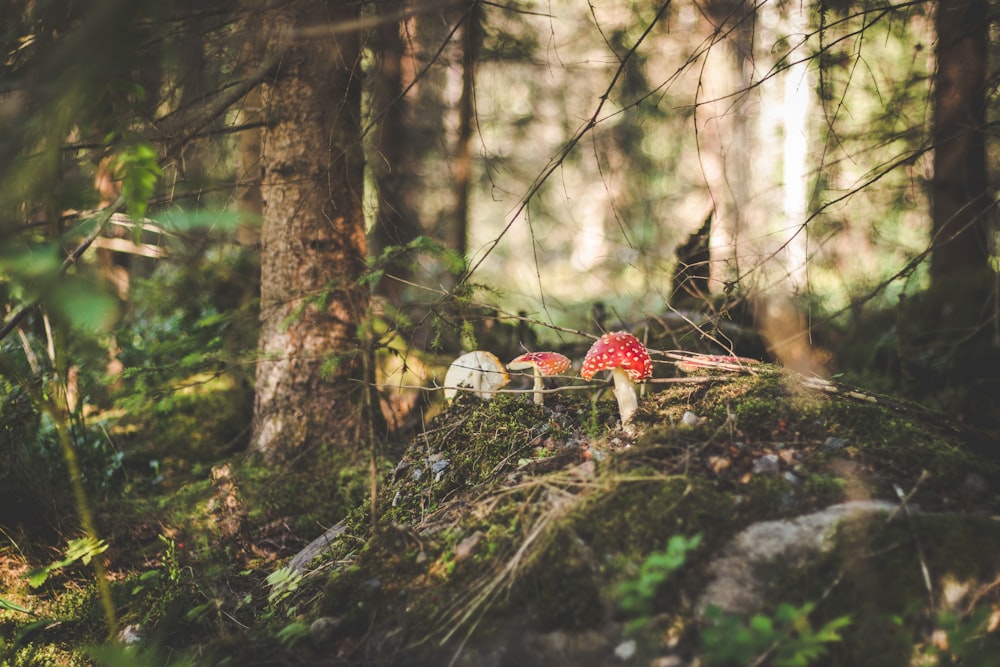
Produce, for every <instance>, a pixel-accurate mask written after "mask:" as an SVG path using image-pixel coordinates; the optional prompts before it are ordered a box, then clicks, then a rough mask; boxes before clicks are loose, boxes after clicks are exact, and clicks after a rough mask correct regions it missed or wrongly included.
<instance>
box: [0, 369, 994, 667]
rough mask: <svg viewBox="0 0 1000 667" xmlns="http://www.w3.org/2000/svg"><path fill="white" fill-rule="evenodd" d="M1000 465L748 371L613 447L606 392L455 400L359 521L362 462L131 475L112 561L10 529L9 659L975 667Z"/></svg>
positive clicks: (876, 399)
mask: <svg viewBox="0 0 1000 667" xmlns="http://www.w3.org/2000/svg"><path fill="white" fill-rule="evenodd" d="M998 446H1000V444H998V443H996V442H994V441H993V440H992V439H991V438H989V437H986V436H981V435H979V434H976V433H973V432H971V431H969V430H962V429H959V428H956V427H954V426H953V425H952V424H950V423H949V421H948V420H947V419H945V418H944V417H942V416H941V415H938V414H936V413H932V412H929V411H927V410H924V409H921V408H918V407H916V406H913V405H910V404H907V403H905V402H901V401H898V400H894V399H891V398H888V397H884V396H879V395H874V394H871V393H868V392H865V391H860V390H855V389H851V388H848V387H843V386H838V385H835V384H832V383H828V382H825V381H819V380H815V379H808V378H804V377H802V376H799V375H796V374H794V373H790V372H788V371H784V370H781V369H778V368H776V367H772V366H769V365H763V364H762V365H755V366H752V367H748V368H746V369H744V370H743V371H742V372H736V373H725V372H711V373H707V374H705V375H702V376H698V377H688V378H678V379H677V380H676V381H671V382H664V383H660V384H655V385H650V390H649V391H648V392H647V395H646V396H645V398H644V399H643V400H642V401H641V402H640V411H639V413H638V415H637V416H636V419H635V429H634V431H633V432H631V433H626V432H624V431H623V430H622V429H621V428H620V426H619V425H618V424H617V415H616V414H615V404H614V402H613V401H612V400H610V392H607V393H602V394H600V395H598V396H596V397H593V396H587V397H584V396H583V395H582V394H581V393H580V392H571V393H566V394H562V393H560V394H555V395H550V396H548V397H547V404H546V405H545V406H536V405H534V404H532V403H531V402H530V401H529V400H527V399H526V398H525V397H524V396H521V395H501V396H499V397H497V398H495V399H494V400H491V401H488V402H482V401H478V400H476V399H472V398H462V399H460V400H458V401H457V402H456V404H455V405H453V406H451V407H450V408H448V409H447V410H445V411H443V412H441V413H440V414H439V415H438V416H437V417H435V418H434V419H433V420H432V421H431V422H430V423H428V424H427V425H426V427H425V428H424V429H423V430H422V431H421V432H420V433H418V434H417V435H416V436H415V437H414V438H413V439H412V440H410V441H409V442H408V443H405V450H404V452H403V454H402V456H401V457H395V456H393V457H385V458H386V460H385V461H384V463H383V464H382V465H381V468H380V469H379V471H378V472H379V474H378V479H379V489H378V495H377V501H376V502H375V504H374V511H373V509H372V504H371V503H370V502H368V500H367V498H368V493H369V486H370V481H371V477H370V472H369V469H368V467H367V466H366V465H365V466H357V467H349V466H340V467H330V468H328V470H331V471H334V470H335V471H336V472H330V473H326V474H317V473H316V471H315V469H308V470H302V469H296V468H295V467H294V466H290V467H287V468H283V469H280V470H274V469H268V468H267V467H264V466H260V465H258V464H257V463H255V462H254V461H252V460H246V459H245V458H243V457H242V456H240V457H236V458H233V457H231V456H230V457H221V458H219V459H217V460H213V461H201V462H198V463H191V462H187V463H186V464H184V465H180V464H179V463H178V464H177V465H175V466H170V465H169V462H165V463H164V464H163V468H164V469H170V470H172V472H168V473H166V474H164V475H163V476H162V477H160V478H150V477H149V476H148V475H147V476H146V477H143V478H141V479H140V478H138V477H136V478H135V479H133V480H132V483H133V487H132V492H131V493H129V494H126V495H125V496H124V497H123V498H121V499H119V500H117V501H115V502H113V503H108V504H106V505H104V506H102V510H101V512H100V513H99V516H98V522H99V524H100V527H101V531H102V537H103V538H104V540H105V542H106V545H108V548H107V549H106V550H104V551H100V548H96V549H95V548H92V549H91V550H90V551H87V549H82V550H81V549H78V550H77V552H75V553H71V554H69V555H67V554H66V553H60V550H59V543H58V540H57V539H56V538H57V536H58V531H55V532H54V533H53V535H52V538H53V539H52V540H51V542H50V546H48V547H39V546H37V544H38V540H37V535H34V534H32V532H31V529H30V528H29V527H23V526H22V527H21V530H22V531H23V532H22V534H8V535H6V536H5V537H6V538H7V541H8V544H9V545H13V546H8V547H6V548H4V549H3V550H2V551H0V562H2V567H0V573H2V575H0V590H2V591H3V594H2V595H0V633H2V634H0V636H2V637H3V639H4V644H3V645H2V647H0V660H2V664H4V665H8V664H9V665H84V664H88V665H89V664H94V663H95V662H96V663H97V664H107V665H133V664H138V665H168V664H169V665H183V664H193V665H313V664H315V665H321V664H329V665H446V664H454V665H469V666H472V665H514V664H516V665H518V666H519V667H526V666H528V665H556V666H559V665H622V664H635V665H656V666H657V667H668V666H670V665H693V664H701V665H746V664H760V665H763V664H775V665H796V664H801V665H806V664H825V665H859V664H879V665H889V666H892V665H901V666H902V665H911V664H918V663H919V664H922V665H923V664H927V665H937V664H940V665H945V664H963V665H982V666H983V667H985V666H986V665H992V664H994V663H993V662H990V660H992V659H993V658H992V657H991V656H995V655H997V654H998V653H997V651H1000V633H998V626H1000V563H998V562H997V561H996V558H995V557H994V555H995V554H996V553H1000V525H998V524H997V522H996V520H995V519H996V516H998V514H1000V511H998V510H1000V483H998V482H1000V463H998V457H997V452H998V451H1000V449H998ZM390 458H391V460H389V459H390ZM29 535H30V536H31V538H32V539H31V540H30V543H31V547H30V548H28V544H29V539H28V537H29ZM323 535H325V536H326V539H325V541H324V542H323V544H322V545H321V547H322V548H320V549H319V550H318V551H317V552H316V555H315V557H312V558H306V559H304V560H303V559H301V558H300V559H298V560H295V561H290V560H289V558H290V557H291V556H292V555H294V554H296V553H299V552H301V550H302V549H303V548H304V547H305V546H306V545H307V543H308V542H309V541H310V540H313V538H316V537H318V536H323ZM18 545H24V548H20V547H18ZM78 546H79V545H78ZM84 546H86V545H84ZM102 547H103V545H101V548H102ZM91 558H101V559H103V560H102V562H103V563H105V564H106V565H107V568H108V576H109V579H110V581H111V589H112V595H113V598H114V607H115V617H116V622H117V625H118V627H117V629H116V630H115V631H114V638H115V640H116V641H114V642H107V638H108V627H107V622H106V620H105V617H104V615H103V614H102V611H101V605H100V599H99V595H98V589H97V587H96V586H95V585H94V583H93V581H94V575H93V573H92V571H91V569H90V567H88V564H87V561H90V560H91ZM290 562H291V563H292V564H293V565H294V567H290V566H289V564H290ZM46 565H49V569H48V570H47V571H45V570H39V568H42V567H44V566H46ZM734 568H735V569H734ZM31 574H34V575H35V576H34V581H29V579H30V577H29V575H31ZM31 584H37V587H32V585H31Z"/></svg>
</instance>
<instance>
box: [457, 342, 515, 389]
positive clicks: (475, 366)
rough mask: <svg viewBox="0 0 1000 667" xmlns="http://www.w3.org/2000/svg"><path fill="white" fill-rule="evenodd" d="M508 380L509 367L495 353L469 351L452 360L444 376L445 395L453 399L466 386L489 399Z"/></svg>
mask: <svg viewBox="0 0 1000 667" xmlns="http://www.w3.org/2000/svg"><path fill="white" fill-rule="evenodd" d="M508 382H510V376H509V375H507V369H506V368H504V365H503V362H501V361H500V359H498V358H497V356H496V355H495V354H493V353H492V352H486V351H485V350H476V351H474V352H467V353H466V354H463V355H462V356H460V357H459V358H458V359H456V360H455V361H453V362H451V366H450V367H449V368H448V372H447V373H446V374H445V376H444V397H445V399H447V400H449V401H451V400H453V399H454V398H455V396H456V395H457V394H458V391H459V389H460V388H465V389H470V390H472V391H474V392H475V394H476V396H478V397H479V398H481V399H483V400H484V401H488V400H490V399H491V398H493V395H494V393H495V392H496V390H497V389H500V388H501V387H503V386H504V385H505V384H507V383H508Z"/></svg>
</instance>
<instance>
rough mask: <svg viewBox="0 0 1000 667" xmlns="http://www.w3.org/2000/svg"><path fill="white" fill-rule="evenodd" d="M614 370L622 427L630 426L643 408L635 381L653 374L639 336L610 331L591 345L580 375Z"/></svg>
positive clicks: (647, 354)
mask: <svg viewBox="0 0 1000 667" xmlns="http://www.w3.org/2000/svg"><path fill="white" fill-rule="evenodd" d="M604 370H610V371H611V377H612V378H614V381H615V398H617V399H618V414H619V415H621V420H622V426H624V427H627V426H628V424H629V422H630V421H632V415H634V414H635V411H636V410H637V409H638V408H639V397H638V395H637V394H636V391H635V383H636V382H642V381H643V380H646V379H648V378H649V377H650V376H651V375H652V374H653V362H652V360H650V358H649V352H647V351H646V348H645V346H643V344H642V343H640V342H639V339H638V338H636V337H635V336H633V335H632V334H630V333H628V332H626V331H615V332H612V333H607V334H604V335H603V336H601V337H600V338H598V339H597V342H596V343H594V344H593V345H592V346H591V347H590V351H589V352H587V356H586V357H585V358H584V360H583V367H582V368H581V369H580V377H582V378H583V379H584V380H589V379H590V378H592V377H593V376H594V373H597V372H598V371H604Z"/></svg>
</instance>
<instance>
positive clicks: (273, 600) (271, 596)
mask: <svg viewBox="0 0 1000 667" xmlns="http://www.w3.org/2000/svg"><path fill="white" fill-rule="evenodd" d="M300 583H302V575H301V574H300V573H299V572H296V571H295V570H293V569H291V568H288V567H283V568H280V569H278V570H275V571H274V572H272V573H271V574H269V575H267V584H268V586H270V587H271V590H270V592H268V595H267V601H268V604H272V605H274V604H277V603H279V602H281V601H282V600H285V599H286V598H288V597H290V596H291V595H293V594H294V593H295V591H297V590H298V589H299V584H300Z"/></svg>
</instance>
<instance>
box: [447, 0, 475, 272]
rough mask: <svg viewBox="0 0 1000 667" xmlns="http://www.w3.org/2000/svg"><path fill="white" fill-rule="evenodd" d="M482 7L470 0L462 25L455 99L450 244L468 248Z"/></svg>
mask: <svg viewBox="0 0 1000 667" xmlns="http://www.w3.org/2000/svg"><path fill="white" fill-rule="evenodd" d="M481 14H482V9H481V7H480V5H479V1H478V0H472V1H471V4H470V5H469V8H468V9H467V10H466V16H465V24H464V25H463V26H462V94H461V96H460V97H459V100H458V141H457V144H456V152H455V220H454V225H455V227H454V229H453V230H452V241H451V247H452V248H453V249H455V250H456V251H458V252H459V253H460V254H462V255H466V254H468V251H469V193H470V192H471V190H472V177H473V174H472V135H473V130H474V124H475V113H476V110H475V97H474V96H475V83H476V63H477V61H478V60H479V44H480V41H481V39H482V37H481V32H482V26H481V25H480V22H481V20H482V17H481Z"/></svg>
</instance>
